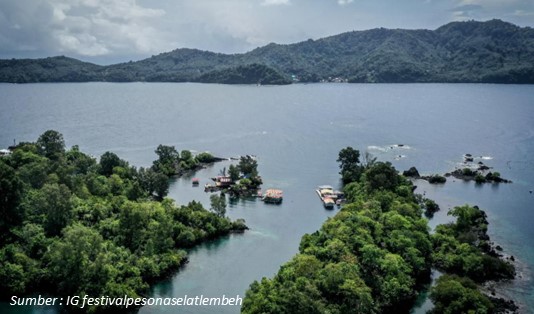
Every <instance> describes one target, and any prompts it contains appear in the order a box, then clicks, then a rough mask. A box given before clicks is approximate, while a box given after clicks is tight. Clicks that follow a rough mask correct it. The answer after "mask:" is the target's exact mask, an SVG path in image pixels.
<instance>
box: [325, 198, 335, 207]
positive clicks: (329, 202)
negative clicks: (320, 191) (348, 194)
mask: <svg viewBox="0 0 534 314" xmlns="http://www.w3.org/2000/svg"><path fill="white" fill-rule="evenodd" d="M323 203H324V208H328V209H331V208H334V205H335V204H336V202H335V201H334V200H333V199H332V198H330V197H325V198H324V199H323Z"/></svg>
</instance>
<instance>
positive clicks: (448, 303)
mask: <svg viewBox="0 0 534 314" xmlns="http://www.w3.org/2000/svg"><path fill="white" fill-rule="evenodd" d="M430 299H431V300H432V302H434V309H432V311H431V313H436V314H437V313H445V314H453V313H481V314H484V313H493V308H494V306H493V304H492V303H491V301H490V300H489V299H488V298H487V297H486V296H485V295H483V294H482V293H480V292H479V291H478V289H477V286H476V284H475V283H474V282H473V281H471V280H470V279H468V278H461V277H458V276H454V275H453V276H451V275H443V276H441V277H440V278H438V280H437V283H436V285H435V286H434V287H432V288H431V290H430Z"/></svg>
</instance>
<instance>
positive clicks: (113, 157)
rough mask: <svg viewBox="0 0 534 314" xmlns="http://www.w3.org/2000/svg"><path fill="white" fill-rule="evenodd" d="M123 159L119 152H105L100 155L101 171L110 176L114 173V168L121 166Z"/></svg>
mask: <svg viewBox="0 0 534 314" xmlns="http://www.w3.org/2000/svg"><path fill="white" fill-rule="evenodd" d="M121 164H122V163H121V159H120V158H119V156H117V154H115V153H112V152H105V153H104V154H102V156H100V173H101V174H102V175H105V176H107V177H109V176H110V175H111V174H112V173H113V168H115V167H119V166H121Z"/></svg>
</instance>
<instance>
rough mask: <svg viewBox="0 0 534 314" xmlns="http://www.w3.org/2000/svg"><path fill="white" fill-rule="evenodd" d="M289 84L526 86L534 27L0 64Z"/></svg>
mask: <svg viewBox="0 0 534 314" xmlns="http://www.w3.org/2000/svg"><path fill="white" fill-rule="evenodd" d="M258 66H261V68H259V67H258ZM225 72H228V73H225ZM258 75H260V76H259V77H258ZM232 77H233V78H232ZM290 79H291V80H293V81H301V82H319V81H329V80H342V81H349V82H384V83H395V82H473V83H524V84H532V83H534V29H532V28H530V27H518V26H516V25H513V24H511V23H507V22H503V21H501V20H491V21H486V22H477V21H468V22H452V23H449V24H446V25H444V26H441V27H439V28H438V29H436V30H405V29H384V28H378V29H371V30H366V31H353V32H347V33H343V34H339V35H335V36H331V37H326V38H322V39H318V40H311V39H310V40H307V41H303V42H300V43H295V44H289V45H279V44H274V43H271V44H269V45H266V46H264V47H260V48H256V49H254V50H252V51H250V52H247V53H244V54H221V53H213V52H208V51H201V50H196V49H177V50H174V51H171V52H166V53H162V54H159V55H157V56H152V57H151V58H147V59H144V60H140V61H137V62H128V63H121V64H115V65H110V66H98V65H94V64H90V63H84V62H81V61H78V60H75V59H70V58H66V57H54V58H46V59H35V60H30V59H25V60H14V59H12V60H0V81H1V82H13V83H23V82H65V81H74V82H79V81H114V82H130V81H152V82H154V81H155V82H193V81H197V82H215V83H240V84H242V83H244V84H246V83H257V82H258V81H262V82H264V83H265V84H286V83H288V82H289V80H290Z"/></svg>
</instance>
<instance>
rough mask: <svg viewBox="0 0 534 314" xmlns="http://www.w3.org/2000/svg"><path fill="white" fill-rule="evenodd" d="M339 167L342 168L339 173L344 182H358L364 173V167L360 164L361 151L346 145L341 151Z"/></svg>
mask: <svg viewBox="0 0 534 314" xmlns="http://www.w3.org/2000/svg"><path fill="white" fill-rule="evenodd" d="M337 162H338V163H339V168H340V169H341V170H340V172H339V174H340V175H341V180H342V181H343V184H348V183H351V182H356V181H358V180H359V179H360V176H361V174H362V167H361V166H360V151H358V150H356V149H354V148H352V147H350V146H349V147H346V148H343V149H342V150H341V151H340V152H339V156H338V158H337Z"/></svg>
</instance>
